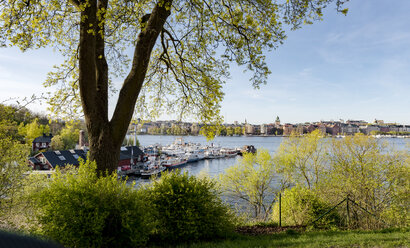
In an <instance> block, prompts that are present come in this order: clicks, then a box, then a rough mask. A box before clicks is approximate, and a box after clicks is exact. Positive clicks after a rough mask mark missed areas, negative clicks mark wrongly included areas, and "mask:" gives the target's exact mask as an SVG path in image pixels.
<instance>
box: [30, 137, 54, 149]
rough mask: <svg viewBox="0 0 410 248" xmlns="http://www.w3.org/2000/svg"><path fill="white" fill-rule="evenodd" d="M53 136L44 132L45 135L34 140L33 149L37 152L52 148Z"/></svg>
mask: <svg viewBox="0 0 410 248" xmlns="http://www.w3.org/2000/svg"><path fill="white" fill-rule="evenodd" d="M52 138H53V135H51V134H49V135H46V134H45V133H43V136H39V137H37V138H35V139H34V140H33V143H32V146H31V149H32V150H33V151H35V152H36V151H40V150H47V149H48V148H50V143H51V139H52Z"/></svg>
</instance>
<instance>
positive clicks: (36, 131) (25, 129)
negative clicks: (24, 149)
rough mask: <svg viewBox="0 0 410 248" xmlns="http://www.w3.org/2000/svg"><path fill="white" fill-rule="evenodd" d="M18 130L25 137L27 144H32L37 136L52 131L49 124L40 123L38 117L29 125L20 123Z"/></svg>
mask: <svg viewBox="0 0 410 248" xmlns="http://www.w3.org/2000/svg"><path fill="white" fill-rule="evenodd" d="M18 130H19V134H21V135H22V136H23V137H24V139H25V142H26V144H29V145H31V143H32V142H33V140H34V139H35V138H37V137H39V136H42V135H43V134H46V135H49V133H50V127H49V126H48V125H42V124H40V123H39V121H38V119H37V118H36V119H34V120H33V121H32V122H31V123H28V124H27V125H24V124H23V123H20V126H19V128H18Z"/></svg>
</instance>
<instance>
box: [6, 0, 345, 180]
mask: <svg viewBox="0 0 410 248" xmlns="http://www.w3.org/2000/svg"><path fill="white" fill-rule="evenodd" d="M345 1H347V0H290V1H279V2H276V1H272V0H264V1H239V2H238V1H232V0H226V1H209V0H193V1H183V0H179V1H178V0H147V1H132V0H125V1H117V0H88V1H86V0H70V1H57V0H45V1H33V0H32V1H27V0H5V1H1V2H0V4H1V6H0V44H1V45H3V46H6V45H15V46H18V47H20V48H21V49H22V50H27V49H29V48H39V47H45V46H53V47H54V48H56V50H57V51H59V52H61V53H62V54H63V55H64V56H65V58H66V60H65V61H64V63H63V64H62V65H60V66H57V67H56V69H55V70H54V71H53V72H51V73H50V74H49V77H48V79H47V80H46V82H45V85H46V86H54V85H57V84H58V85H59V87H58V88H59V90H57V91H56V92H55V94H54V95H53V96H52V97H50V101H49V103H50V104H51V108H50V109H51V110H52V111H53V112H54V113H59V114H64V113H65V114H67V115H71V114H76V113H78V112H79V107H80V106H82V112H83V113H84V117H85V121H86V125H87V130H88V134H89V144H90V151H89V157H90V159H92V160H96V162H97V165H98V169H99V170H100V171H105V170H108V171H110V172H111V171H114V170H115V168H116V167H117V162H118V158H119V152H120V146H121V143H122V141H123V140H124V137H125V135H126V132H127V128H128V124H129V122H130V120H131V118H132V115H133V113H134V106H135V104H136V102H137V99H138V104H137V108H136V110H137V113H138V114H140V115H142V114H144V113H145V114H151V115H153V116H157V115H158V114H160V113H161V112H163V111H167V112H168V113H179V116H180V118H182V117H184V116H186V115H188V114H194V115H195V116H197V117H198V119H199V120H200V121H201V122H202V123H219V122H221V119H220V117H219V113H220V112H219V107H220V102H221V101H222V99H223V92H222V84H223V82H224V79H225V78H226V77H227V76H228V70H227V69H228V67H229V63H231V62H235V63H237V64H238V65H241V66H245V67H246V69H247V70H250V71H251V72H253V76H252V78H251V81H252V83H253V85H254V86H255V87H259V85H260V84H263V83H265V82H266V77H267V75H268V74H269V70H268V68H267V66H266V63H265V57H264V55H263V54H264V52H265V51H266V50H271V49H274V48H276V47H277V46H278V45H279V44H281V43H282V42H283V40H284V39H285V33H284V31H283V28H282V26H283V24H289V25H291V27H292V28H293V29H296V28H299V27H300V26H301V24H302V23H312V21H314V20H316V19H320V18H321V17H322V9H323V8H324V7H326V6H327V5H328V4H330V3H331V2H336V5H337V8H338V9H339V10H340V7H341V6H342V4H343V3H344V2H345ZM344 11H345V10H344ZM147 13H149V14H147ZM171 13H172V15H171ZM158 38H159V39H158ZM129 47H133V48H134V54H133V56H132V59H131V60H132V62H131V63H130V60H129V59H128V57H127V56H126V52H127V51H126V50H127V48H129ZM127 66H129V67H127ZM109 68H111V70H110V71H109ZM126 70H127V71H128V74H127V75H126V77H125V80H124V83H123V85H122V87H121V90H120V92H119V98H118V101H117V105H116V107H115V110H114V113H113V116H112V118H109V116H108V95H109V91H110V85H111V84H110V82H111V79H112V78H113V77H117V76H125V74H126V73H125V71H126ZM107 151H109V152H107Z"/></svg>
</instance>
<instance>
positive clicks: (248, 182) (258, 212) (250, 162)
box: [219, 149, 280, 221]
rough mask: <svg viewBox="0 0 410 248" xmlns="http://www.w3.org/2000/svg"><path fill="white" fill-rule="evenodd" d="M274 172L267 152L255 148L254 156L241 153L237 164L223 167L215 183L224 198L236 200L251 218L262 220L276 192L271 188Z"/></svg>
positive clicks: (270, 207) (269, 210)
mask: <svg viewBox="0 0 410 248" xmlns="http://www.w3.org/2000/svg"><path fill="white" fill-rule="evenodd" d="M275 170H276V168H275V165H274V163H273V159H272V157H271V155H270V154H269V152H268V151H267V150H263V149H259V150H258V152H257V153H256V154H252V153H248V154H244V156H243V159H242V160H241V161H240V162H239V163H237V164H235V165H233V166H231V167H229V168H227V169H226V171H225V173H224V174H221V176H220V178H219V182H220V184H221V186H222V189H223V190H224V192H225V193H226V194H227V196H229V197H232V198H235V199H240V200H241V201H242V202H243V203H244V204H247V205H248V207H250V208H251V209H252V210H253V216H254V218H256V219H259V220H265V221H266V220H267V218H268V216H269V214H270V212H271V209H272V205H273V202H274V200H275V197H274V195H275V194H276V192H277V191H279V190H280V189H276V188H275V187H274V185H275V182H276V179H277V178H276V175H275ZM248 210H250V209H248Z"/></svg>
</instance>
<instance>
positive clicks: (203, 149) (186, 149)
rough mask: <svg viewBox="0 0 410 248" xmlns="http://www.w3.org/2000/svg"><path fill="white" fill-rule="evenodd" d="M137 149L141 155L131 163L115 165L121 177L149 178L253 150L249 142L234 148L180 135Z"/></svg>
mask: <svg viewBox="0 0 410 248" xmlns="http://www.w3.org/2000/svg"><path fill="white" fill-rule="evenodd" d="M141 148H142V152H143V154H144V158H143V160H142V161H132V162H131V165H124V166H119V167H118V174H119V175H120V176H121V177H125V176H133V177H141V178H142V179H149V178H150V177H151V176H159V175H160V174H161V173H162V172H163V171H164V170H172V169H176V168H182V167H184V166H186V165H188V164H192V163H195V164H196V163H198V162H199V161H202V160H215V159H225V158H235V157H236V156H237V155H242V154H243V153H245V152H252V153H255V152H256V149H255V147H254V146H253V145H245V146H243V147H236V148H232V147H221V146H220V145H215V144H214V143H211V144H206V145H202V144H201V143H194V142H185V141H184V139H183V138H182V137H177V138H175V140H174V142H172V143H171V144H168V145H161V144H159V143H155V144H150V145H148V146H143V147H141Z"/></svg>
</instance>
